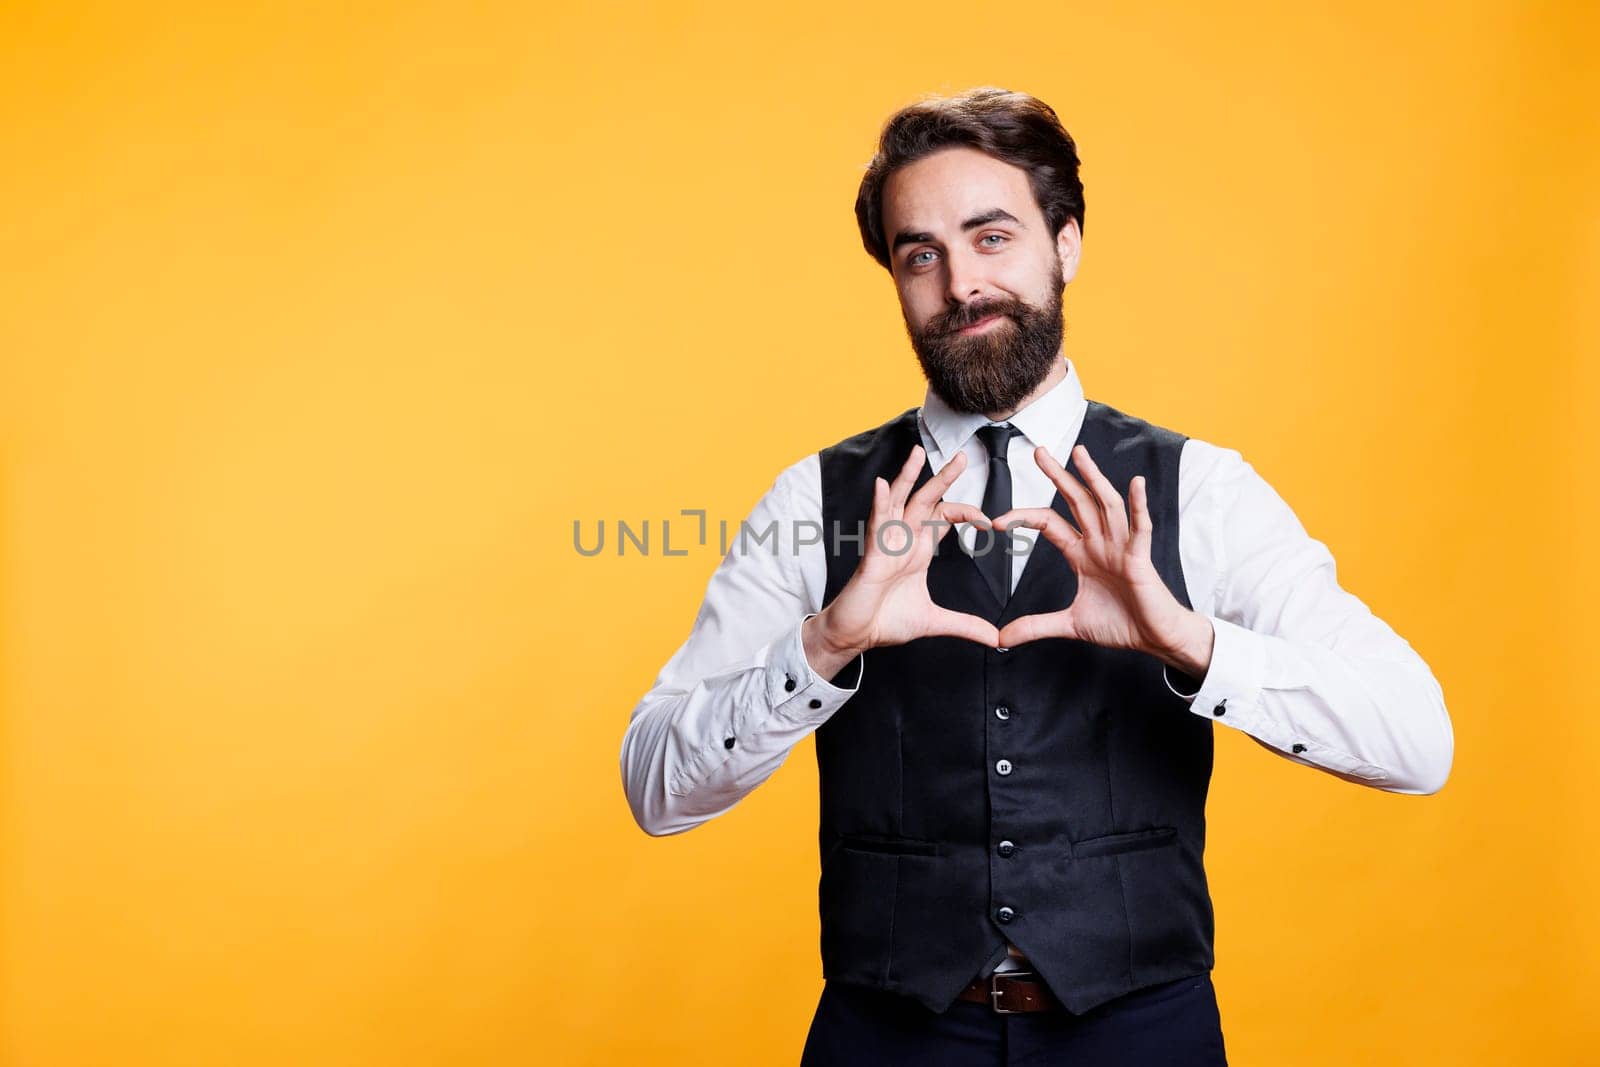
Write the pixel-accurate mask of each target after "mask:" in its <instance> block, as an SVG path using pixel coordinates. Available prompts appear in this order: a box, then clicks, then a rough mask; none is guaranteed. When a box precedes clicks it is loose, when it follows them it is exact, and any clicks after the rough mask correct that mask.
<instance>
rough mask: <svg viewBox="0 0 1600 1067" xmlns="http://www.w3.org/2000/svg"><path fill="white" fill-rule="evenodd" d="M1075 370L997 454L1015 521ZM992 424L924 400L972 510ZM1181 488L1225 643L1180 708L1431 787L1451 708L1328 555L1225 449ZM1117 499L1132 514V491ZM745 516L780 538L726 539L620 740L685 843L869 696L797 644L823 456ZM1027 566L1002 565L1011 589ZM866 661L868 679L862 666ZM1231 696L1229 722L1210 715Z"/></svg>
mask: <svg viewBox="0 0 1600 1067" xmlns="http://www.w3.org/2000/svg"><path fill="white" fill-rule="evenodd" d="M1066 363H1067V375H1066V377H1065V378H1064V379H1062V380H1061V381H1060V382H1059V383H1057V384H1056V385H1055V386H1054V387H1053V388H1052V389H1051V390H1050V391H1049V392H1047V393H1045V394H1044V395H1043V396H1040V397H1039V398H1037V399H1036V400H1034V401H1033V402H1032V403H1031V404H1029V405H1028V406H1027V407H1025V408H1023V409H1022V410H1020V411H1018V412H1017V413H1016V414H1014V415H1013V416H1011V418H1010V419H1009V420H1007V421H1009V422H1010V423H1011V424H1012V425H1014V426H1016V427H1017V428H1018V429H1019V430H1021V431H1022V433H1021V434H1020V435H1018V436H1016V437H1013V439H1012V441H1011V446H1010V451H1009V453H1008V456H1007V460H1008V462H1009V464H1010V467H1011V477H1012V501H1013V505H1014V506H1016V507H1049V506H1050V503H1051V500H1052V499H1053V497H1054V495H1055V486H1054V484H1053V483H1051V481H1050V480H1049V478H1047V477H1046V476H1045V474H1044V472H1043V471H1041V470H1040V469H1039V467H1038V465H1037V464H1036V463H1035V462H1034V459H1033V449H1034V448H1035V447H1037V446H1039V445H1044V446H1046V447H1047V448H1049V449H1050V450H1051V452H1052V454H1054V455H1055V457H1056V459H1057V460H1059V461H1060V462H1061V463H1062V464H1065V463H1066V462H1067V458H1068V455H1069V453H1070V452H1071V450H1072V446H1073V445H1074V444H1075V443H1076V441H1077V437H1078V431H1079V428H1080V427H1081V426H1082V424H1083V418H1084V414H1085V412H1086V410H1087V402H1086V400H1085V399H1084V394H1083V389H1082V386H1081V385H1080V383H1079V379H1078V373H1077V368H1076V367H1075V366H1074V365H1073V364H1072V362H1071V360H1067V361H1066ZM988 421H989V420H988V419H987V418H985V417H984V416H983V415H969V414H961V413H958V412H955V411H953V410H952V409H951V408H950V407H949V406H948V405H947V404H945V403H944V402H943V401H942V400H941V399H940V398H939V396H938V395H937V394H935V393H934V392H933V391H932V390H931V389H930V390H929V391H928V394H927V397H926V399H925V400H924V402H923V405H922V408H921V410H920V413H919V426H918V428H919V431H920V434H921V437H922V443H923V447H924V448H926V449H927V453H928V461H929V463H930V464H931V466H932V469H933V470H935V471H937V470H939V469H941V468H942V467H943V466H944V464H945V463H947V462H948V461H949V460H950V459H951V458H952V457H953V456H954V455H955V454H956V452H958V451H963V450H964V451H965V452H966V453H967V466H966V469H965V470H964V471H962V472H961V476H960V477H959V478H957V479H956V481H955V483H954V484H953V485H952V486H951V487H950V489H949V491H948V492H947V493H946V494H945V499H946V500H952V501H959V502H961V503H967V504H972V505H974V506H978V505H980V504H981V501H982V500H983V490H984V484H985V482H987V480H988V457H987V455H986V454H985V452H984V449H983V444H982V442H981V441H979V439H978V438H977V437H976V436H974V432H973V431H975V430H976V429H977V428H978V427H979V426H982V425H984V424H985V423H987V422H988ZM1178 487H1179V488H1178V492H1179V498H1180V499H1179V505H1178V506H1179V530H1178V533H1179V555H1180V559H1181V562H1182V565H1183V577H1184V584H1185V585H1186V587H1187V590H1188V594H1189V602H1190V604H1191V605H1192V607H1193V610H1194V611H1196V612H1198V613H1199V614H1201V615H1203V616H1205V617H1207V618H1208V619H1209V620H1210V621H1211V624H1212V627H1213V629H1214V630H1215V634H1216V638H1215V644H1214V648H1213V650H1212V654H1211V665H1210V668H1209V669H1208V670H1207V672H1206V675H1205V678H1204V679H1202V680H1201V682H1200V686H1199V689H1198V691H1195V692H1194V693H1193V697H1192V700H1190V703H1189V711H1190V713H1191V714H1195V715H1200V716H1203V717H1205V718H1206V720H1207V721H1210V722H1215V723H1218V724H1220V725H1223V726H1227V727H1230V728H1232V729H1235V730H1242V731H1243V732H1245V733H1246V734H1248V735H1250V736H1251V737H1252V738H1254V739H1255V740H1256V741H1257V742H1259V743H1260V744H1261V745H1262V746H1263V747H1265V748H1267V749H1268V750H1270V751H1272V752H1274V753H1276V754H1277V755H1279V756H1282V757H1283V758H1284V759H1288V760H1292V761H1293V762H1295V763H1300V764H1304V765H1305V766H1308V767H1316V768H1319V769H1321V770H1323V771H1326V772H1328V773H1330V774H1334V775H1337V776H1338V777H1340V778H1344V779H1346V780H1348V781H1352V782H1355V783H1357V784H1361V785H1367V786H1372V787H1373V788H1377V789H1383V790H1387V791H1389V792H1394V793H1415V794H1421V793H1433V792H1437V791H1438V790H1439V789H1440V788H1441V787H1442V786H1443V785H1444V781H1445V778H1446V777H1447V776H1448V775H1449V773H1450V765H1451V761H1452V759H1453V755H1454V748H1455V741H1454V734H1453V732H1452V729H1451V726H1450V717H1449V714H1448V712H1446V710H1445V706H1444V695H1443V693H1442V692H1441V690H1440V688H1439V684H1438V682H1437V681H1436V680H1435V679H1434V677H1433V673H1432V672H1431V671H1430V670H1429V669H1428V666H1427V664H1426V663H1424V662H1423V660H1422V659H1421V658H1420V657H1419V656H1418V655H1417V654H1416V652H1414V651H1413V650H1412V648H1411V646H1410V645H1409V644H1408V643H1407V642H1406V641H1405V640H1404V639H1403V638H1401V637H1400V636H1399V635H1398V634H1397V633H1395V632H1394V630H1392V629H1391V628H1390V627H1389V626H1388V625H1387V624H1386V623H1384V622H1383V621H1382V620H1381V619H1379V618H1377V617H1376V616H1375V615H1373V614H1372V612H1371V611H1370V610H1368V608H1367V606H1366V605H1365V604H1363V603H1362V602H1361V601H1360V600H1358V599H1357V598H1356V597H1355V596H1353V595H1351V594H1350V593H1348V592H1346V591H1345V590H1343V589H1341V588H1340V587H1339V583H1338V582H1337V581H1336V579H1335V577H1334V560H1333V556H1332V555H1331V554H1330V553H1329V551H1328V549H1327V546H1325V545H1324V544H1322V542H1320V541H1317V540H1314V539H1313V538H1311V537H1310V536H1309V535H1307V533H1306V531H1305V529H1304V528H1303V527H1302V526H1301V525H1300V522H1299V520H1298V519H1297V518H1296V517H1295V514H1294V512H1293V511H1291V510H1290V508H1289V506H1288V504H1286V503H1284V501H1283V500H1282V499H1281V498H1280V497H1279V496H1278V494H1277V493H1276V492H1274V491H1273V489H1272V487H1271V486H1270V485H1268V484H1267V483H1266V481H1265V480H1264V479H1262V478H1261V476H1260V475H1258V474H1257V473H1256V472H1255V469H1254V468H1252V467H1251V466H1250V464H1249V463H1248V462H1246V461H1245V460H1244V458H1243V457H1242V456H1241V455H1240V454H1239V453H1238V452H1237V451H1234V450H1232V449H1227V448H1221V447H1219V446H1217V445H1213V444H1208V443H1207V442H1205V441H1201V440H1197V439H1195V438H1192V437H1191V438H1189V439H1188V440H1187V441H1185V442H1184V444H1183V450H1182V452H1181V454H1180V459H1179V475H1178ZM1116 488H1117V490H1118V492H1119V493H1121V494H1122V496H1123V498H1124V500H1126V499H1127V494H1128V487H1127V486H1117V487H1116ZM745 521H746V523H747V524H748V525H749V527H750V529H751V530H752V531H754V532H755V533H756V534H759V533H761V532H763V531H765V530H766V529H767V528H768V527H769V525H771V524H773V523H776V529H777V539H776V543H774V542H773V541H772V540H771V539H768V540H766V541H764V542H757V541H756V540H755V539H754V537H753V536H752V537H751V538H748V539H745V540H746V544H745V545H744V546H743V547H742V548H741V545H740V540H741V539H740V538H738V537H734V538H733V539H732V547H731V548H730V550H729V551H728V553H727V555H726V556H724V558H723V560H722V562H721V564H720V565H719V566H718V567H717V569H716V571H715V573H713V574H712V576H711V580H710V582H709V584H708V585H707V587H706V596H705V600H704V602H703V603H702V604H701V606H700V610H699V613H698V615H697V617H696V618H695V621H694V626H693V628H692V629H691V630H690V631H689V636H688V639H687V640H686V641H684V643H683V645H682V646H681V647H679V649H678V650H677V652H676V653H674V654H673V656H672V658H671V659H669V660H668V661H667V664H666V666H665V667H663V668H662V670H661V673H660V675H659V676H658V677H657V678H656V681H655V684H654V686H652V687H651V689H650V691H649V692H648V693H646V694H645V695H644V697H643V699H641V700H640V701H639V703H638V706H637V707H635V708H634V709H633V715H632V718H631V720H630V721H629V723H628V727H627V730H626V732H625V733H624V735H623V739H622V778H623V784H624V787H625V789H626V791H627V795H628V803H629V805H630V806H631V807H632V809H633V815H634V818H635V819H636V820H638V823H639V825H640V826H641V827H642V828H643V829H644V830H645V831H647V832H648V833H651V834H657V835H659V834H673V833H679V832H681V831H684V830H688V829H690V828H691V827H694V826H697V825H699V824H700V823H702V822H705V821H706V820H707V819H711V818H714V817H716V816H717V815H720V814H722V813H723V812H725V811H727V810H728V809H729V808H731V807H733V805H735V804H737V803H738V802H739V801H740V799H741V798H743V797H744V796H745V794H747V793H749V792H750V791H751V790H752V789H754V788H755V787H756V786H758V785H760V784H761V783H762V782H764V781H765V780H766V779H767V777H768V776H769V775H771V774H772V772H773V771H775V770H777V769H778V767H779V766H780V765H781V764H782V763H783V761H784V759H785V758H787V756H788V755H789V752H790V750H791V749H792V748H793V747H794V745H795V743H796V742H798V741H799V740H800V739H801V738H803V737H805V736H806V735H807V734H809V733H810V732H811V731H813V730H815V729H816V728H817V727H818V726H820V725H821V724H822V723H824V722H826V721H827V720H828V717H829V716H831V715H832V714H833V713H834V712H836V711H838V710H839V708H840V706H841V705H843V704H844V703H845V702H846V701H847V700H849V699H850V697H851V695H852V694H853V693H854V692H855V687H856V686H859V685H860V676H859V675H858V674H855V673H854V671H853V670H852V668H849V667H847V668H846V669H845V670H844V671H843V672H841V673H840V674H839V675H838V676H837V677H838V678H840V679H844V678H853V681H854V686H853V687H852V688H840V687H838V686H835V685H833V684H832V683H831V681H830V680H828V679H825V678H822V677H820V676H819V675H818V674H817V673H816V672H815V671H814V670H813V669H812V668H811V665H810V664H809V663H808V662H807V660H806V658H805V652H804V648H803V646H802V643H801V639H800V626H801V624H802V622H804V620H805V619H806V618H807V617H808V616H810V615H812V614H815V613H817V612H819V611H821V609H822V596H823V589H824V585H825V583H826V580H827V557H826V556H825V554H824V553H825V551H826V546H825V545H824V544H823V543H822V542H821V541H820V540H818V537H817V534H816V532H815V531H818V530H820V529H821V524H822V486H821V465H820V462H819V459H818V456H817V454H816V453H812V454H811V455H809V456H806V457H805V458H804V459H802V460H800V461H799V462H797V463H795V464H794V465H792V466H790V467H789V468H787V469H786V470H784V471H783V472H782V473H781V474H779V475H778V477H777V480H776V481H775V482H774V483H773V485H772V488H771V489H769V490H768V491H767V493H766V494H765V495H764V496H762V498H761V499H760V500H759V501H758V502H757V503H756V505H755V507H754V509H753V510H752V511H751V513H750V516H749V518H748V519H746V520H745ZM807 523H810V524H812V525H810V526H809V527H808V526H807V525H806V524H807ZM1013 532H1014V533H1015V535H1016V536H1017V537H1018V538H1019V539H1026V540H1027V542H1028V546H1029V547H1030V548H1031V547H1032V545H1033V542H1034V540H1035V539H1036V538H1037V536H1038V531H1037V530H1032V529H1028V528H1024V527H1018V528H1015V530H1014V531H1013ZM956 536H959V537H960V538H961V544H962V546H963V548H964V549H965V550H966V551H967V552H968V553H969V554H970V553H971V552H972V551H973V542H974V540H975V537H976V528H975V527H973V526H972V525H971V524H970V523H963V524H961V525H959V526H958V527H957V528H956ZM811 541H814V542H816V543H807V542H811ZM1027 558H1028V557H1027V556H1026V555H1021V554H1019V555H1018V556H1017V557H1016V559H1015V560H1014V562H1013V566H1012V583H1013V588H1015V584H1016V583H1017V582H1018V581H1020V579H1021V577H1022V574H1023V570H1024V567H1025V565H1026V563H1027ZM1059 565H1060V566H1068V564H1067V563H1066V561H1065V560H1062V561H1061V562H1060V564H1059ZM857 666H863V667H864V669H870V667H865V665H864V664H863V663H862V660H861V659H859V658H858V661H857ZM791 678H792V679H794V681H795V684H794V685H793V686H792V688H790V687H786V685H785V682H786V681H787V680H788V679H791ZM1175 682H1177V683H1178V684H1179V685H1182V684H1184V679H1183V676H1182V675H1181V674H1176V672H1169V673H1168V675H1167V684H1168V687H1169V688H1172V690H1173V692H1174V693H1177V694H1178V695H1179V696H1180V697H1184V698H1185V699H1189V696H1190V694H1189V692H1188V691H1181V690H1180V689H1179V688H1178V686H1177V685H1175V684H1174V683H1175ZM1189 683H1190V685H1191V687H1192V679H1191V680H1189ZM1224 701H1226V713H1225V714H1224V715H1223V716H1221V717H1217V716H1214V715H1213V711H1214V709H1215V708H1216V707H1217V706H1218V705H1219V704H1222V703H1223V702H1224ZM1179 706H1181V705H1179Z"/></svg>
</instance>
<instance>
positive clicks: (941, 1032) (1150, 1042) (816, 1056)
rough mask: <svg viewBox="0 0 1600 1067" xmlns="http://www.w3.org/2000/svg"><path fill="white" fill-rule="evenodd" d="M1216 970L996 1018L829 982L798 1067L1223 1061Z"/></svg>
mask: <svg viewBox="0 0 1600 1067" xmlns="http://www.w3.org/2000/svg"><path fill="white" fill-rule="evenodd" d="M1227 1062H1228V1059H1227V1055H1226V1053H1225V1052H1224V1050H1223V1044H1222V1020H1221V1018H1220V1017H1219V1016H1218V1013H1217V995H1216V990H1215V989H1214V988H1213V987H1212V985H1211V975H1210V974H1199V975H1194V976H1192V977H1189V978H1180V979H1178V980H1177V981H1174V982H1163V983H1161V984H1160V985H1153V986H1148V987H1146V988H1144V989H1136V990H1134V991H1133V992H1132V993H1128V994H1126V995H1125V996H1121V997H1118V998H1116V999H1115V1000H1111V1001H1108V1002H1107V1003H1105V1004H1102V1005H1100V1006H1099V1007H1097V1008H1092V1009H1090V1010H1089V1011H1088V1012H1086V1013H1084V1014H1082V1015H1073V1014H1071V1013H1070V1012H1067V1011H1065V1010H1059V1011H1053V1012H1029V1013H1025V1014H1021V1015H1000V1014H997V1013H996V1012H994V1011H992V1010H991V1009H990V1008H989V1007H987V1006H986V1005H983V1004H974V1003H972V1002H970V1001H965V1000H958V1001H956V1002H955V1003H954V1004H953V1005H951V1007H950V1010H949V1011H946V1012H944V1013H943V1014H940V1013H937V1012H933V1011H929V1010H928V1009H927V1008H925V1007H923V1006H922V1005H921V1004H919V1003H917V1002H916V1001H914V1000H912V999H911V998H910V997H903V996H899V995H897V994H894V993H883V992H879V991H878V990H874V989H866V988H863V987H860V986H850V985H844V984H842V983H839V982H828V983H827V984H825V985H824V986H823V988H822V997H821V999H820V1000H818V1002H817V1012H816V1015H815V1016H814V1017H813V1018H812V1020H811V1032H810V1033H809V1034H808V1035H807V1037H806V1046H805V1051H804V1052H803V1053H802V1054H801V1057H800V1064H801V1067H843V1065H855V1064H862V1065H867V1064H872V1065H874V1067H883V1065H891V1064H906V1065H916V1067H947V1065H948V1067H958V1065H959V1067H968V1065H972V1067H977V1065H980V1064H981V1065H986V1067H987V1065H994V1067H1000V1065H1009V1064H1061V1065H1063V1067H1165V1065H1168V1064H1171V1065H1173V1067H1179V1065H1181V1067H1226V1064H1227Z"/></svg>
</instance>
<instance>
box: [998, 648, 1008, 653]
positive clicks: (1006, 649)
mask: <svg viewBox="0 0 1600 1067" xmlns="http://www.w3.org/2000/svg"><path fill="white" fill-rule="evenodd" d="M995 651H996V652H1010V651H1011V650H1010V649H1009V648H997V649H995Z"/></svg>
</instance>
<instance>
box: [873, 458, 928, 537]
mask: <svg viewBox="0 0 1600 1067" xmlns="http://www.w3.org/2000/svg"><path fill="white" fill-rule="evenodd" d="M926 456H927V453H926V452H924V451H923V450H922V446H921V445H912V446H911V454H910V455H908V456H906V461H905V462H904V463H903V464H901V465H900V473H899V474H897V475H895V476H894V484H893V485H891V486H890V487H889V488H890V494H889V506H890V508H891V510H892V513H891V514H889V515H886V516H884V517H885V518H888V519H898V518H899V517H900V515H901V513H902V512H904V511H905V507H906V497H908V496H910V495H911V487H912V486H913V485H915V484H917V473H918V472H919V471H921V470H922V461H923V459H924V457H926Z"/></svg>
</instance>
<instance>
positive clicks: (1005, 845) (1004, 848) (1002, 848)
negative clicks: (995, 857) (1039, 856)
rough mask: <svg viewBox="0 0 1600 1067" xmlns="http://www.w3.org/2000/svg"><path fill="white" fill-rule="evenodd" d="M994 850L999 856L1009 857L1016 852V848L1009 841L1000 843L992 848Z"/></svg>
mask: <svg viewBox="0 0 1600 1067" xmlns="http://www.w3.org/2000/svg"><path fill="white" fill-rule="evenodd" d="M994 850H995V851H996V852H998V853H1000V855H1001V856H1009V855H1011V854H1012V853H1013V852H1015V851H1016V850H1017V846H1016V845H1015V844H1013V843H1012V842H1010V841H1002V842H1000V843H999V844H998V845H996V846H994Z"/></svg>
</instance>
